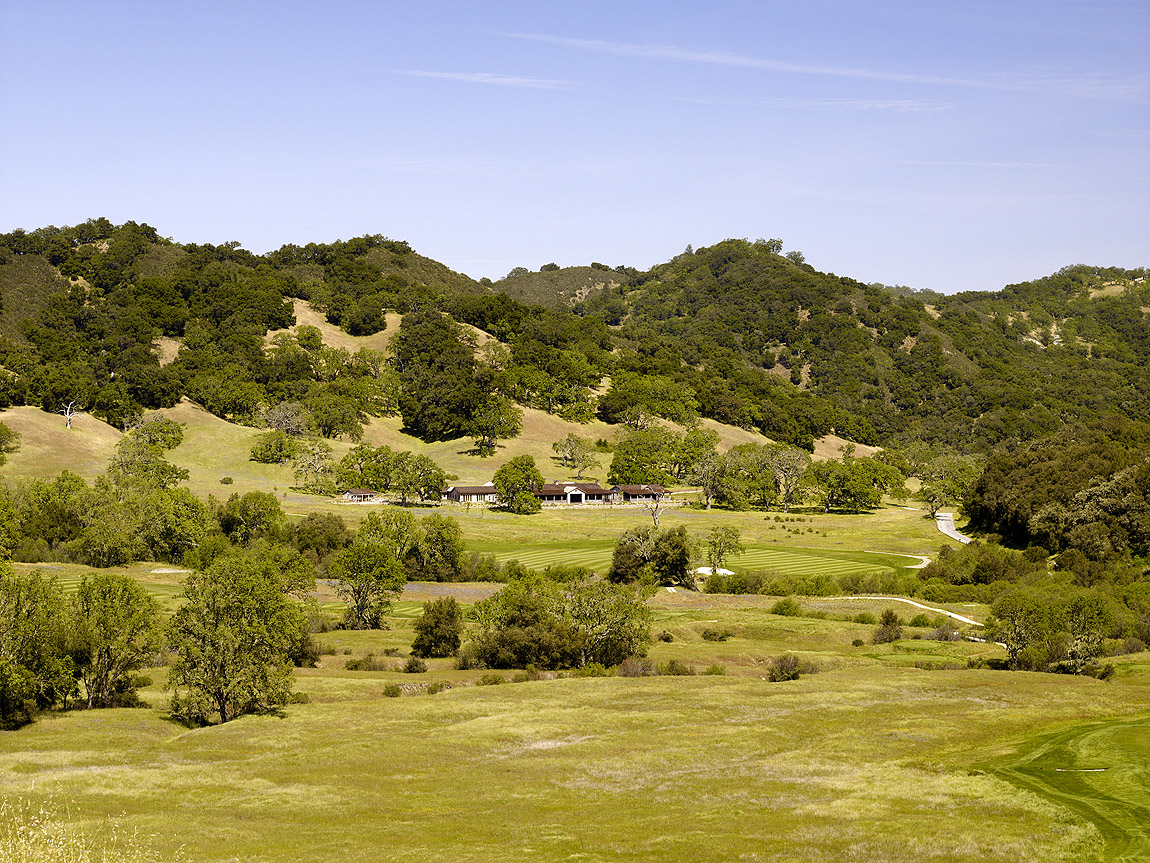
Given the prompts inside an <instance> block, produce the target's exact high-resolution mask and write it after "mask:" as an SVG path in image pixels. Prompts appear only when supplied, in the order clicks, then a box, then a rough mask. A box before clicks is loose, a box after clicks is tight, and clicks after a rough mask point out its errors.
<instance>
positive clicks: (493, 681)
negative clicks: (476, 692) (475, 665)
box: [479, 674, 507, 686]
mask: <svg viewBox="0 0 1150 863" xmlns="http://www.w3.org/2000/svg"><path fill="white" fill-rule="evenodd" d="M506 682H507V680H506V678H504V676H503V675H502V674H484V675H483V676H482V677H480V678H479V685H480V686H498V685H499V684H500V683H506Z"/></svg>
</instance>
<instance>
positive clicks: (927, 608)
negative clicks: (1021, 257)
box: [835, 596, 983, 626]
mask: <svg viewBox="0 0 1150 863" xmlns="http://www.w3.org/2000/svg"><path fill="white" fill-rule="evenodd" d="M835 599H881V600H883V601H884V602H905V603H906V604H907V605H913V606H914V607H915V608H921V609H922V610H923V611H933V612H934V613H935V614H945V615H946V616H947V617H951V618H954V619H955V620H959V621H962V622H963V623H969V624H970V625H971V626H982V625H983V624H981V623H979V622H978V621H977V620H971V619H970V618H969V617H963V616H962V615H961V614H955V613H954V612H953V611H947V610H946V609H945V608H935V607H934V606H931V605H923V604H922V603H921V602H915V601H914V600H913V599H903V598H902V597H900V596H836V597H835Z"/></svg>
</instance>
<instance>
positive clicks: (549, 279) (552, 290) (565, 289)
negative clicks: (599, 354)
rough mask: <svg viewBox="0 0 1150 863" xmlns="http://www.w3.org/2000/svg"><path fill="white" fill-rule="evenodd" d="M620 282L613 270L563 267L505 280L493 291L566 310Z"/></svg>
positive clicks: (523, 300)
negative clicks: (594, 293)
mask: <svg viewBox="0 0 1150 863" xmlns="http://www.w3.org/2000/svg"><path fill="white" fill-rule="evenodd" d="M621 278H622V277H621V276H620V275H619V274H618V273H616V272H613V271H611V270H599V269H595V268H594V267H564V268H563V269H560V270H549V271H547V272H535V273H524V274H522V275H518V276H512V277H511V278H503V279H500V280H499V281H498V282H496V283H495V285H494V286H493V290H496V291H499V292H501V293H504V294H507V296H509V297H511V298H513V299H516V300H519V301H520V302H524V303H530V304H534V305H540V306H546V307H548V308H553V309H563V308H570V307H571V306H572V305H574V304H575V303H576V302H577V301H579V300H583V299H586V297H587V295H588V294H589V293H590V292H591V291H595V290H601V289H603V288H605V287H606V288H612V287H615V286H617V285H619V284H620V283H621Z"/></svg>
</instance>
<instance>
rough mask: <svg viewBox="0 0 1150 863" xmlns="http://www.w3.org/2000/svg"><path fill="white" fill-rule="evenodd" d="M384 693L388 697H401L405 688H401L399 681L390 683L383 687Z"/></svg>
mask: <svg viewBox="0 0 1150 863" xmlns="http://www.w3.org/2000/svg"><path fill="white" fill-rule="evenodd" d="M383 694H384V696H385V697H387V698H399V696H401V695H402V694H403V689H401V688H400V686H399V684H398V683H389V684H387V686H385V687H383Z"/></svg>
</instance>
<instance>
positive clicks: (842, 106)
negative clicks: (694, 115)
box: [671, 96, 954, 113]
mask: <svg viewBox="0 0 1150 863" xmlns="http://www.w3.org/2000/svg"><path fill="white" fill-rule="evenodd" d="M671 101H673V102H689V103H691V104H695V105H727V106H733V107H739V108H779V109H784V110H785V109H795V110H800V111H835V110H846V111H897V112H904V113H936V112H938V111H949V110H950V109H951V108H953V107H954V106H953V105H951V104H949V103H947V102H932V101H930V100H927V99H769V98H768V99H708V98H690V97H684V96H675V97H672V98H671Z"/></svg>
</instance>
